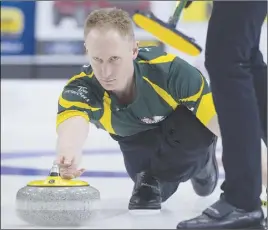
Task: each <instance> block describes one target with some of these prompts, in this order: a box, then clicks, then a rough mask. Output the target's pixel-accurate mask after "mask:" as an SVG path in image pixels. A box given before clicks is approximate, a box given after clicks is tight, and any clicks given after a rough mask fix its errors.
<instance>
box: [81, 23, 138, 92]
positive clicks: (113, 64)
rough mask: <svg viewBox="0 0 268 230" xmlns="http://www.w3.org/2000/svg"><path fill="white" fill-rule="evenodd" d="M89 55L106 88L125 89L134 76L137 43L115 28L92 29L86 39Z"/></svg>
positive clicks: (93, 67)
mask: <svg viewBox="0 0 268 230" xmlns="http://www.w3.org/2000/svg"><path fill="white" fill-rule="evenodd" d="M85 47H86V49H87V56H88V58H89V62H90V64H91V66H92V69H93V71H94V75H95V76H96V78H97V80H98V81H99V83H100V84H101V85H102V87H103V88H104V89H106V90H115V91H116V90H124V87H126V85H127V83H128V80H129V78H130V77H132V76H133V60H134V59H135V58H136V57H137V52H138V51H137V50H138V49H137V44H135V42H134V41H131V39H130V38H128V37H124V36H122V35H121V34H120V33H119V32H117V31H116V30H114V29H109V30H100V29H97V28H96V29H92V30H91V31H90V32H89V34H88V35H87V37H86V39H85Z"/></svg>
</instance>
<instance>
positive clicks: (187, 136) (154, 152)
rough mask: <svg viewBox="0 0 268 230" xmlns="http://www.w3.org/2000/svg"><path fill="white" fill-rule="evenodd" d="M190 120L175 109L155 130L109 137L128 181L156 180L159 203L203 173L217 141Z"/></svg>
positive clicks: (189, 115)
mask: <svg viewBox="0 0 268 230" xmlns="http://www.w3.org/2000/svg"><path fill="white" fill-rule="evenodd" d="M194 119H195V116H193V115H192V114H191V112H189V111H187V109H185V108H179V109H177V110H176V111H175V112H174V113H173V114H172V116H170V117H168V118H166V120H164V121H162V122H161V123H160V124H159V127H157V128H154V129H151V130H148V131H144V132H140V133H138V134H136V135H133V136H129V137H119V136H115V135H111V136H112V138H113V139H114V140H116V141H118V143H119V146H120V149H121V151H122V153H123V157H124V162H125V166H126V170H127V173H128V174H129V176H130V178H131V179H132V180H133V181H135V176H136V174H137V173H140V172H141V171H147V172H150V173H151V174H152V175H154V176H155V177H157V178H158V179H159V180H160V182H161V191H162V201H163V202H164V201H166V200H167V199H168V198H169V197H170V196H171V195H172V194H173V193H174V192H175V191H176V190H177V188H178V185H179V184H180V183H181V182H185V181H187V180H189V179H191V178H192V177H194V176H195V175H197V174H198V173H199V172H200V170H201V169H203V167H204V166H205V165H206V163H207V161H208V156H209V152H211V151H213V152H215V151H216V143H217V138H216V137H215V136H214V135H213V134H212V133H210V131H208V130H207V129H206V128H203V127H202V125H200V124H201V123H200V122H199V121H197V119H196V120H194ZM184 124H185V125H184ZM195 136H196V137H198V138H200V139H198V140H196V138H195ZM187 142H188V144H187Z"/></svg>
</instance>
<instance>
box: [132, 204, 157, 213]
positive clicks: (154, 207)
mask: <svg viewBox="0 0 268 230" xmlns="http://www.w3.org/2000/svg"><path fill="white" fill-rule="evenodd" d="M129 206H131V208H130V207H129V208H128V210H129V212H130V213H131V214H136V215H145V214H149V215H150V214H157V213H160V211H161V205H151V206H149V205H148V206H146V207H141V206H138V205H134V204H131V205H129Z"/></svg>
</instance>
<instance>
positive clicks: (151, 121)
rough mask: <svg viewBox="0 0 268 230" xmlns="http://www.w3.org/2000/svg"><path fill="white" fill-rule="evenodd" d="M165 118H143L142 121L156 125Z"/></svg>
mask: <svg viewBox="0 0 268 230" xmlns="http://www.w3.org/2000/svg"><path fill="white" fill-rule="evenodd" d="M165 118H166V117H165V116H153V117H143V118H141V121H142V122H143V123H146V124H156V123H158V122H160V121H163V120H164V119H165Z"/></svg>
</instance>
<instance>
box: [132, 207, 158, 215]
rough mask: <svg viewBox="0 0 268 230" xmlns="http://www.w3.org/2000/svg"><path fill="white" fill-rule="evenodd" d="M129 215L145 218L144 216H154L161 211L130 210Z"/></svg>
mask: <svg viewBox="0 0 268 230" xmlns="http://www.w3.org/2000/svg"><path fill="white" fill-rule="evenodd" d="M128 212H129V213H130V214H131V215H135V216H146V215H156V214H159V213H160V212H161V209H132V210H129V211H128Z"/></svg>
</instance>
